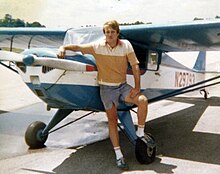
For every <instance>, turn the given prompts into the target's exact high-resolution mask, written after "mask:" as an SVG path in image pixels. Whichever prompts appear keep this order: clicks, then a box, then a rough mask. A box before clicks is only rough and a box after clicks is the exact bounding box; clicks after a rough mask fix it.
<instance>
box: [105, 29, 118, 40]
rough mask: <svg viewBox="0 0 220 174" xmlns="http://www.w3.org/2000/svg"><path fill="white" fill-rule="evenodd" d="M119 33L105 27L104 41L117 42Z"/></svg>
mask: <svg viewBox="0 0 220 174" xmlns="http://www.w3.org/2000/svg"><path fill="white" fill-rule="evenodd" d="M118 35H119V33H117V30H114V29H113V28H111V27H105V37H106V41H107V42H108V43H109V42H117V39H118Z"/></svg>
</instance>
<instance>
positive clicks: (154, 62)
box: [147, 50, 161, 71]
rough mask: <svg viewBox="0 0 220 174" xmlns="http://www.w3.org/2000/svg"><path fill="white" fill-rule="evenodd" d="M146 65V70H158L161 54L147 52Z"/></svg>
mask: <svg viewBox="0 0 220 174" xmlns="http://www.w3.org/2000/svg"><path fill="white" fill-rule="evenodd" d="M147 57H148V63H147V69H148V70H151V71H157V70H158V69H159V65H160V61H161V53H158V52H157V51H152V50H149V51H148V56H147Z"/></svg>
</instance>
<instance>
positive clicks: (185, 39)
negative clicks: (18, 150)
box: [0, 20, 220, 163]
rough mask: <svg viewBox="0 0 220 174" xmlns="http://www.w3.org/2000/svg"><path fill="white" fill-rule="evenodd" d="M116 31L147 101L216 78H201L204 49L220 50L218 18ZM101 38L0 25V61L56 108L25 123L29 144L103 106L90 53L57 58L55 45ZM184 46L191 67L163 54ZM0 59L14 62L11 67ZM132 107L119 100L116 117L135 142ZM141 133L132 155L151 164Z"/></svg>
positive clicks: (97, 32)
mask: <svg viewBox="0 0 220 174" xmlns="http://www.w3.org/2000/svg"><path fill="white" fill-rule="evenodd" d="M120 30H121V32H120V37H121V38H125V39H128V40H129V41H130V42H131V44H132V45H133V48H134V51H135V53H136V55H137V57H138V59H139V62H140V64H139V66H140V69H141V88H142V92H143V94H144V95H146V96H147V97H148V101H149V103H152V102H156V101H159V100H163V99H165V98H168V97H172V96H175V95H179V94H183V93H186V92H191V91H194V90H202V91H203V92H204V97H205V98H207V93H206V91H205V87H208V86H211V85H216V84H218V83H219V82H216V81H214V80H216V79H219V78H220V76H216V77H213V78H210V79H205V73H206V69H205V65H206V51H212V50H220V21H219V20H215V21H194V22H191V23H184V24H168V25H149V24H148V25H132V26H121V28H120ZM103 37H104V35H103V33H102V29H101V28H98V27H93V28H79V29H68V30H61V29H59V30H50V29H46V28H41V29H33V28H31V29H26V28H16V29H15V28H13V29H12V28H0V49H1V50H0V60H1V61H2V62H1V64H2V65H4V66H6V67H8V68H10V69H12V70H14V71H16V72H18V73H19V74H20V75H21V77H22V79H23V80H24V82H25V83H26V85H27V86H28V87H29V88H30V89H31V90H32V91H33V92H34V93H35V94H36V95H37V96H38V97H39V98H40V99H42V100H43V101H44V102H45V103H46V104H47V108H48V109H50V108H57V109H58V110H57V112H56V114H55V115H54V116H53V118H52V119H51V121H50V122H49V123H48V124H47V125H46V124H45V123H43V122H41V121H36V122H34V123H32V124H31V125H30V126H29V127H28V128H27V131H26V133H25V140H26V143H27V144H28V145H29V146H30V148H40V147H43V146H44V144H45V142H46V140H47V137H48V135H49V134H50V133H52V132H54V131H56V130H58V129H60V128H62V127H64V126H66V125H68V124H70V123H73V122H75V121H77V120H78V119H77V120H74V121H72V122H70V123H68V124H66V125H63V126H61V127H59V128H56V129H55V128H54V127H55V126H56V125H57V124H58V123H60V122H61V121H62V120H63V119H64V118H66V117H67V116H68V115H69V114H70V113H71V112H73V111H78V110H85V111H88V114H86V115H83V116H82V117H80V119H81V118H84V117H86V116H88V115H90V114H91V113H93V112H102V111H104V107H103V104H102V102H101V99H100V95H99V86H98V83H97V69H96V62H95V58H94V57H93V56H92V55H82V54H81V53H80V52H68V53H67V55H66V56H65V59H58V58H57V48H58V47H59V46H60V45H62V44H78V43H80V44H82V43H90V42H95V41H97V40H99V39H102V38H103ZM186 51H197V52H198V55H197V58H196V61H195V65H194V67H193V68H192V69H190V68H188V67H186V66H184V65H182V64H180V63H178V62H177V61H175V60H174V59H173V58H172V57H171V56H170V55H169V52H186ZM18 52H19V53H18ZM4 61H10V62H14V63H15V66H16V70H15V69H13V68H12V67H11V66H9V65H7V64H6V63H4ZM131 74H132V71H131V67H129V68H128V70H127V81H128V83H129V84H131V85H133V78H132V75H131ZM207 83H208V84H207ZM133 108H135V106H134V105H133V106H131V105H127V104H125V103H123V102H120V105H119V107H118V117H119V120H120V122H121V125H122V126H123V130H124V132H125V134H126V135H127V136H128V138H129V140H130V141H131V142H132V143H133V144H135V142H136V139H137V137H136V134H135V126H134V124H133V121H132V117H131V113H130V111H131V110H132V111H134V112H135V110H134V109H133ZM147 137H148V140H149V141H147V142H146V148H145V149H138V148H136V157H137V160H138V161H139V162H141V163H151V162H152V161H153V160H154V158H155V155H156V145H155V140H154V138H153V136H152V135H149V134H148V136H147ZM136 147H137V146H136ZM138 153H139V154H141V157H140V155H138Z"/></svg>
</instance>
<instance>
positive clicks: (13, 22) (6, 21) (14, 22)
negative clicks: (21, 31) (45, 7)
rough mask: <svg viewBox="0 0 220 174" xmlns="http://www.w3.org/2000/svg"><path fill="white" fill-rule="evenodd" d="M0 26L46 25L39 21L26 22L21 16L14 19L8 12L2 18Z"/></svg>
mask: <svg viewBox="0 0 220 174" xmlns="http://www.w3.org/2000/svg"><path fill="white" fill-rule="evenodd" d="M0 27H45V26H44V25H41V24H40V23H39V22H33V23H29V22H25V21H24V20H21V19H19V18H17V19H14V18H13V17H12V15H10V14H6V15H5V17H4V18H3V19H0Z"/></svg>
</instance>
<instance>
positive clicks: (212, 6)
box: [0, 0, 220, 28]
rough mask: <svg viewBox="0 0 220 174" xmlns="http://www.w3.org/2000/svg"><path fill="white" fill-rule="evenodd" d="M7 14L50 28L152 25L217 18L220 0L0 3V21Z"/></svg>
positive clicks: (5, 0) (33, 0)
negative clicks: (114, 22) (108, 23)
mask: <svg viewBox="0 0 220 174" xmlns="http://www.w3.org/2000/svg"><path fill="white" fill-rule="evenodd" d="M5 14H10V15H12V17H13V18H15V19H17V18H20V19H22V20H24V21H25V22H34V21H38V22H40V23H41V24H42V25H45V26H46V27H48V28H67V27H68V28H69V27H80V26H86V25H92V26H94V25H95V26H102V24H103V23H104V22H105V21H107V20H111V19H116V20H117V21H118V22H119V23H133V22H136V21H142V22H144V23H147V22H152V23H153V24H160V23H161V24H164V23H173V22H189V21H192V20H193V19H194V18H195V17H199V18H204V19H214V18H215V17H216V16H217V15H218V16H220V5H219V1H218V0H184V1H183V0H169V1H165V0H19V1H18V0H0V18H1V19H2V18H4V16H5Z"/></svg>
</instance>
